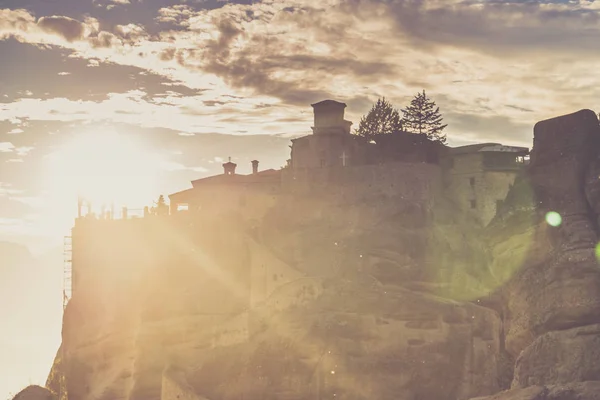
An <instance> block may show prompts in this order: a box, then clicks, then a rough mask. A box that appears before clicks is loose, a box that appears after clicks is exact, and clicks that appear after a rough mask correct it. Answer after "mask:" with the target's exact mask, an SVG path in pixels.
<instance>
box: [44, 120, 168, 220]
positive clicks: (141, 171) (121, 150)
mask: <svg viewBox="0 0 600 400" xmlns="http://www.w3.org/2000/svg"><path fill="white" fill-rule="evenodd" d="M47 161H48V163H47V166H46V172H45V175H46V179H45V183H46V188H47V192H48V193H47V195H48V196H47V197H48V199H49V201H50V203H51V204H52V207H53V208H54V209H55V210H56V211H58V212H57V214H58V215H57V216H56V218H59V217H65V218H67V219H71V218H72V217H74V216H75V214H76V209H77V199H78V198H83V199H85V200H86V201H89V202H90V203H91V205H92V209H93V210H94V211H96V212H97V211H99V210H100V208H101V207H103V206H106V207H107V208H108V207H110V206H111V205H112V206H114V207H116V208H117V209H120V208H121V207H129V208H142V207H143V206H144V205H149V204H151V203H152V200H153V199H154V198H155V197H156V194H157V192H158V189H159V188H158V183H159V182H158V177H159V174H160V165H161V160H160V157H159V156H158V154H157V153H156V152H155V151H153V150H151V149H150V148H149V146H147V145H146V144H145V143H143V142H142V141H140V140H136V138H135V137H133V136H131V135H126V134H122V133H118V132H114V131H101V132H90V133H86V134H77V135H76V136H75V137H74V138H73V139H72V140H70V141H69V142H67V143H65V144H64V145H62V146H60V147H59V148H58V149H57V150H56V151H55V152H54V153H52V154H51V155H49V156H48V160H47Z"/></svg>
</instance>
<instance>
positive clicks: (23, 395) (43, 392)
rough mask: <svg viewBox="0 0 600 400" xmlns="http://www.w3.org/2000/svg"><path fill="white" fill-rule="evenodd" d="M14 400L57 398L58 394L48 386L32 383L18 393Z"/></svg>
mask: <svg viewBox="0 0 600 400" xmlns="http://www.w3.org/2000/svg"><path fill="white" fill-rule="evenodd" d="M13 400H56V396H55V395H54V393H52V392H51V391H50V390H48V389H46V388H43V387H41V386H36V385H32V386H28V387H26V388H25V389H23V390H21V391H20V392H19V393H17V395H16V396H15V397H13Z"/></svg>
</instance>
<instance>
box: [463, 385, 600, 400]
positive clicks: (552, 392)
mask: <svg viewBox="0 0 600 400" xmlns="http://www.w3.org/2000/svg"><path fill="white" fill-rule="evenodd" d="M472 400H600V382H598V381H591V382H576V383H569V384H566V385H549V386H530V387H528V388H526V389H516V390H509V391H506V392H502V393H498V394H496V395H494V396H490V397H478V398H476V399H472Z"/></svg>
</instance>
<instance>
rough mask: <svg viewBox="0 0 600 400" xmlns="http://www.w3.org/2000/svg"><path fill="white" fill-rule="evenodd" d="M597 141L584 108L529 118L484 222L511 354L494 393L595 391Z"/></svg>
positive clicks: (588, 395) (563, 395) (582, 394)
mask: <svg viewBox="0 0 600 400" xmlns="http://www.w3.org/2000/svg"><path fill="white" fill-rule="evenodd" d="M599 144H600V127H599V126H598V120H597V118H596V115H595V114H594V113H593V112H592V111H589V110H583V111H579V112H577V113H574V114H570V115H566V116H562V117H558V118H554V119H550V120H547V121H542V122H539V123H538V124H536V126H535V128H534V148H533V153H532V157H531V165H530V167H529V169H528V173H527V175H526V176H525V177H523V180H522V181H521V182H520V183H519V185H515V187H514V188H513V193H511V194H509V196H508V199H507V200H508V203H510V204H509V205H508V206H507V208H506V210H504V213H503V214H502V215H499V218H498V220H497V221H496V224H495V226H493V227H491V228H490V229H491V230H492V231H493V232H494V235H493V236H494V243H493V245H494V252H495V254H496V258H495V260H494V263H495V265H493V268H495V269H496V270H499V269H501V268H504V269H505V271H510V272H509V273H508V274H507V276H509V278H508V279H507V283H506V285H505V286H504V287H503V289H502V292H503V294H504V297H505V300H506V301H505V305H506V309H505V311H506V313H505V334H506V348H507V350H508V351H509V352H510V353H511V354H512V355H513V356H514V357H516V358H517V359H516V364H515V370H514V380H513V382H512V385H511V386H512V389H513V390H512V391H510V392H507V393H503V394H502V395H499V396H495V397H492V398H494V399H496V398H497V399H596V398H598V394H597V393H598V382H595V381H598V380H600V364H598V361H597V360H598V357H597V354H596V352H597V348H598V344H599V341H600V336H599V335H600V329H599V325H598V322H600V269H599V268H598V260H597V256H598V254H599V253H598V252H597V251H596V248H597V244H598V225H597V220H598V215H599V214H598V212H597V211H598V206H599V204H600V201H599V200H600V197H599V196H598V193H599V190H598V189H599V188H600V175H599V173H598V172H599V170H598V158H599V155H600V147H599ZM509 252H512V255H510V254H508V253H509ZM501 264H503V265H501ZM525 388H527V389H525Z"/></svg>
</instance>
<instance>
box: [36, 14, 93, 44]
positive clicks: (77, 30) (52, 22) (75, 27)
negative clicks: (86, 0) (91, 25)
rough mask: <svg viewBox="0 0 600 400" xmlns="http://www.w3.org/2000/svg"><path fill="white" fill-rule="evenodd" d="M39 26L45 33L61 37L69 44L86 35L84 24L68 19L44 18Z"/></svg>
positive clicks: (39, 21) (39, 22)
mask: <svg viewBox="0 0 600 400" xmlns="http://www.w3.org/2000/svg"><path fill="white" fill-rule="evenodd" d="M37 24H38V26H39V27H40V28H41V29H42V30H43V31H45V32H51V33H55V34H57V35H60V36H62V37H64V38H65V39H66V40H67V41H68V42H73V41H75V40H80V39H82V38H83V34H84V33H85V25H84V24H82V23H81V22H79V21H76V20H74V19H72V18H68V17H57V16H53V17H42V18H40V19H39V20H38V23H37Z"/></svg>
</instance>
